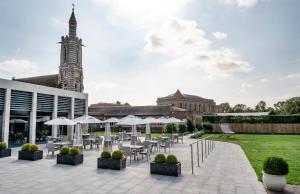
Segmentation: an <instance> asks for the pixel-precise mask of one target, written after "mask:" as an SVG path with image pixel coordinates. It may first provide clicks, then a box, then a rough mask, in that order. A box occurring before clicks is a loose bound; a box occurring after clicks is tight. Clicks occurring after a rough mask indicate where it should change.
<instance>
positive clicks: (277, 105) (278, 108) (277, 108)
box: [274, 101, 284, 114]
mask: <svg viewBox="0 0 300 194" xmlns="http://www.w3.org/2000/svg"><path fill="white" fill-rule="evenodd" d="M283 104H284V101H278V102H277V103H275V104H274V108H275V113H278V114H279V113H280V112H281V109H282V107H283Z"/></svg>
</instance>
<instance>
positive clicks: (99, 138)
mask: <svg viewBox="0 0 300 194" xmlns="http://www.w3.org/2000/svg"><path fill="white" fill-rule="evenodd" d="M102 141H103V139H102V138H101V137H96V138H95V142H94V144H95V145H96V146H97V149H98V150H99V145H100V146H101V145H102Z"/></svg>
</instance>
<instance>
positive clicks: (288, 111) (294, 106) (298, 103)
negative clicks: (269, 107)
mask: <svg viewBox="0 0 300 194" xmlns="http://www.w3.org/2000/svg"><path fill="white" fill-rule="evenodd" d="M280 113H281V114H284V115H292V114H300V97H293V98H290V99H288V100H287V101H285V102H284V104H283V106H282V108H281V111H280Z"/></svg>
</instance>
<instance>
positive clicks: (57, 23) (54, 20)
mask: <svg viewBox="0 0 300 194" xmlns="http://www.w3.org/2000/svg"><path fill="white" fill-rule="evenodd" d="M50 22H51V23H52V24H53V25H55V26H58V27H66V26H67V25H68V23H67V22H65V21H63V20H62V19H59V18H56V17H52V18H50Z"/></svg>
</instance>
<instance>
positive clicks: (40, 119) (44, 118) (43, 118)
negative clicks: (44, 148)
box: [36, 116, 50, 123]
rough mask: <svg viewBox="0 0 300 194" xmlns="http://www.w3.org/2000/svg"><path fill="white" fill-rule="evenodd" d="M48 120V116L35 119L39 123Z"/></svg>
mask: <svg viewBox="0 0 300 194" xmlns="http://www.w3.org/2000/svg"><path fill="white" fill-rule="evenodd" d="M49 120H50V116H45V117H42V118H38V119H36V122H37V123H40V122H46V121H49Z"/></svg>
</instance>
